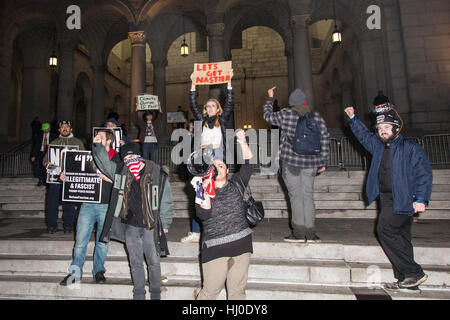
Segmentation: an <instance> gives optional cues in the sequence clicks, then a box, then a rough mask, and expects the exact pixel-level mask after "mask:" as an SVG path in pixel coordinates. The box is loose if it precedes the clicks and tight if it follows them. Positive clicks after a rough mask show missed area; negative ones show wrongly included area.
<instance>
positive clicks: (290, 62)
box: [285, 50, 295, 94]
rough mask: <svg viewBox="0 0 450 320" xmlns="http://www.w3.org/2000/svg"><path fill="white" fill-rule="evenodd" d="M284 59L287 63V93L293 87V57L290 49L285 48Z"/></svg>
mask: <svg viewBox="0 0 450 320" xmlns="http://www.w3.org/2000/svg"><path fill="white" fill-rule="evenodd" d="M285 55H286V59H287V65H288V94H290V93H291V92H292V91H294V89H295V70H294V58H293V57H292V51H290V50H286V53H285Z"/></svg>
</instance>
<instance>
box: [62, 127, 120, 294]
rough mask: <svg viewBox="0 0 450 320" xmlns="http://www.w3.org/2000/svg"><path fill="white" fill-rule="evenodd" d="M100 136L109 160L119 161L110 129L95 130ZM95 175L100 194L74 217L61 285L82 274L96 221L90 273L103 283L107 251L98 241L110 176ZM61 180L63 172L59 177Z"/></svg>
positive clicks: (110, 188)
mask: <svg viewBox="0 0 450 320" xmlns="http://www.w3.org/2000/svg"><path fill="white" fill-rule="evenodd" d="M97 134H98V135H99V136H100V138H101V143H102V145H103V146H104V147H105V148H106V151H107V152H108V155H109V158H110V159H111V161H114V162H116V163H119V162H120V157H119V154H118V153H117V151H115V150H114V149H113V148H112V146H113V143H114V133H113V132H112V131H111V130H99V131H98V133H97ZM99 178H100V179H102V195H101V202H100V203H83V204H82V205H81V208H80V213H79V215H78V220H77V228H76V229H77V236H76V242H75V248H74V250H73V261H72V264H71V265H70V267H69V274H68V275H67V276H66V277H65V278H64V279H63V280H62V281H61V282H60V283H59V284H60V285H62V286H67V285H71V284H72V283H73V282H74V281H80V280H81V277H82V276H83V265H84V261H85V259H86V250H87V246H88V243H89V239H90V237H91V233H92V230H93V228H94V225H95V224H97V231H96V238H95V251H94V266H93V270H92V275H93V276H94V279H95V282H96V283H105V282H106V279H105V276H104V274H105V272H106V269H105V260H106V255H107V254H108V244H107V243H104V242H100V241H99V240H100V234H101V232H102V229H103V223H104V222H105V217H106V212H107V210H108V203H109V199H110V196H111V190H112V180H111V179H109V178H108V177H106V176H105V175H104V174H103V173H99ZM60 179H61V181H64V179H65V174H64V172H63V173H62V174H61V177H60Z"/></svg>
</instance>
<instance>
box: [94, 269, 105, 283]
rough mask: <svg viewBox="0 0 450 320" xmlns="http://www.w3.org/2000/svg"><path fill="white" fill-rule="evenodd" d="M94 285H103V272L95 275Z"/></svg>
mask: <svg viewBox="0 0 450 320" xmlns="http://www.w3.org/2000/svg"><path fill="white" fill-rule="evenodd" d="M94 278H95V283H98V284H103V283H105V282H106V278H105V271H99V272H97V273H96V274H95V277H94Z"/></svg>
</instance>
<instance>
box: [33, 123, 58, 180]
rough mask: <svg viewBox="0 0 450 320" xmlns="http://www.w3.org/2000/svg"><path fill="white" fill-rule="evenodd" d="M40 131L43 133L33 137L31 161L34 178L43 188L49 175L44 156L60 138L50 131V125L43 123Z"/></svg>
mask: <svg viewBox="0 0 450 320" xmlns="http://www.w3.org/2000/svg"><path fill="white" fill-rule="evenodd" d="M39 129H41V131H40V132H38V134H37V135H33V140H32V144H31V152H30V160H31V163H32V164H33V176H34V177H35V178H38V179H39V181H38V184H37V185H38V186H43V185H45V181H46V176H47V173H46V170H45V167H44V166H43V164H42V159H43V158H44V154H45V153H46V152H47V148H48V145H49V144H50V142H51V141H53V140H54V139H56V138H57V137H58V136H57V135H56V136H55V135H53V134H52V132H51V131H50V124H48V123H43V124H42V126H41V127H40V128H39Z"/></svg>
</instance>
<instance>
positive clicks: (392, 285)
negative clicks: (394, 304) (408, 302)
mask: <svg viewBox="0 0 450 320" xmlns="http://www.w3.org/2000/svg"><path fill="white" fill-rule="evenodd" d="M383 288H384V289H386V290H388V291H391V292H406V293H421V292H422V291H421V290H420V289H419V287H411V288H401V287H400V286H399V285H398V281H397V282H392V283H385V284H384V285H383Z"/></svg>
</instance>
